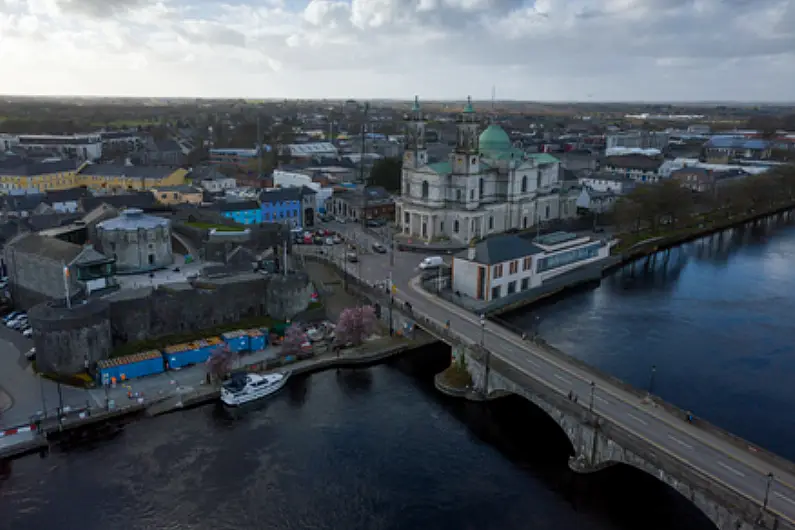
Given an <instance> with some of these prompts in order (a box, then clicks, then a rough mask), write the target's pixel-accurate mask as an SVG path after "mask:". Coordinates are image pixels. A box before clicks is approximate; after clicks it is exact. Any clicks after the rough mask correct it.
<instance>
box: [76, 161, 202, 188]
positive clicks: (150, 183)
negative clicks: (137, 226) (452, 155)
mask: <svg viewBox="0 0 795 530" xmlns="http://www.w3.org/2000/svg"><path fill="white" fill-rule="evenodd" d="M187 174H188V171H187V170H186V169H182V168H174V167H168V166H132V165H124V164H84V165H83V166H81V167H80V168H79V169H78V171H77V178H76V184H77V185H78V186H86V187H87V188H88V189H91V190H95V191H99V192H104V193H118V192H123V191H128V190H136V191H141V190H151V189H152V188H156V187H158V186H161V187H162V186H177V185H179V184H184V183H185V176H186V175H187Z"/></svg>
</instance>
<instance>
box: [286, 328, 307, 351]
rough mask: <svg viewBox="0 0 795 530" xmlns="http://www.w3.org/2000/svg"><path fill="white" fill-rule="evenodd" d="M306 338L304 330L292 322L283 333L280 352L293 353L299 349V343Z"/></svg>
mask: <svg viewBox="0 0 795 530" xmlns="http://www.w3.org/2000/svg"><path fill="white" fill-rule="evenodd" d="M305 340H306V338H305V336H304V330H303V329H301V326H299V325H298V324H293V325H292V326H290V327H289V328H287V331H286V332H285V333H284V342H282V354H284V355H295V354H296V353H298V352H300V351H301V345H302V344H303V343H304V341H305Z"/></svg>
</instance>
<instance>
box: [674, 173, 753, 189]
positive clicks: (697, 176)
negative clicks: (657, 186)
mask: <svg viewBox="0 0 795 530" xmlns="http://www.w3.org/2000/svg"><path fill="white" fill-rule="evenodd" d="M748 175H750V173H748V172H747V171H743V170H742V169H723V170H714V169H708V168H703V167H683V168H681V169H677V170H674V171H672V172H671V178H672V179H674V180H676V181H678V182H679V184H680V186H682V187H683V188H688V189H690V190H692V191H695V192H702V193H703V192H710V191H713V190H714V189H715V188H716V187H720V186H722V185H724V184H726V183H728V182H732V181H735V180H738V179H743V178H745V177H747V176H748Z"/></svg>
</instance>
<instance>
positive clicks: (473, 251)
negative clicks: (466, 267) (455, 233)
mask: <svg viewBox="0 0 795 530" xmlns="http://www.w3.org/2000/svg"><path fill="white" fill-rule="evenodd" d="M476 253H477V252H476V249H475V243H471V244H470V245H469V248H468V249H467V259H468V260H469V261H475V254H476Z"/></svg>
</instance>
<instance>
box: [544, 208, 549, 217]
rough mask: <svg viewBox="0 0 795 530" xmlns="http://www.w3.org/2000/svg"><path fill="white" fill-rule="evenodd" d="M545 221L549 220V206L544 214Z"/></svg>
mask: <svg viewBox="0 0 795 530" xmlns="http://www.w3.org/2000/svg"><path fill="white" fill-rule="evenodd" d="M544 219H549V205H548V204H547V208H546V211H545V212H544Z"/></svg>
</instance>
